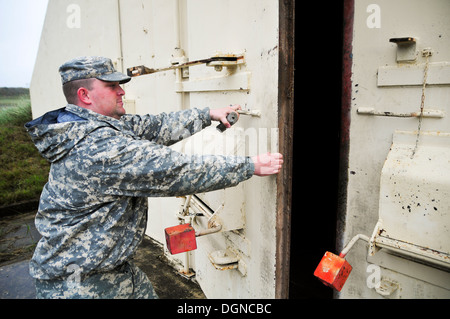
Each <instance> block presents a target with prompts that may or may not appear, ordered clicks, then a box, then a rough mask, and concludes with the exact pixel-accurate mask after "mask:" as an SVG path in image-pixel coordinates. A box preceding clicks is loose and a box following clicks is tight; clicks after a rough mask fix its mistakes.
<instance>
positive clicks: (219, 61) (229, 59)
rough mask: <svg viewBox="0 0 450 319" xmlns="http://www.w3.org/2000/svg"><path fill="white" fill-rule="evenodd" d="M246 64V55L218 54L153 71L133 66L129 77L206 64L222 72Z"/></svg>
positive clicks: (129, 69) (144, 67)
mask: <svg viewBox="0 0 450 319" xmlns="http://www.w3.org/2000/svg"><path fill="white" fill-rule="evenodd" d="M243 63H244V55H242V54H239V55H236V54H221V53H218V54H216V55H214V56H212V57H210V58H207V59H202V60H196V61H190V62H185V63H181V64H180V63H177V62H176V63H174V64H172V65H171V66H167V67H163V68H157V69H151V68H148V67H146V66H145V65H139V66H133V67H131V68H128V69H127V74H128V76H131V77H135V76H140V75H145V74H153V73H157V72H163V71H169V70H176V69H183V68H188V67H191V66H196V65H201V64H206V66H210V67H214V69H215V70H216V71H222V68H223V67H227V68H236V67H237V65H239V64H243Z"/></svg>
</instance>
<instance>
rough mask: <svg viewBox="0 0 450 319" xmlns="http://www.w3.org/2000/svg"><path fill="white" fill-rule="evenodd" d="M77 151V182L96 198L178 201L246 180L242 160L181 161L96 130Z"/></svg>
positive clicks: (246, 161)
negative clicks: (178, 199)
mask: <svg viewBox="0 0 450 319" xmlns="http://www.w3.org/2000/svg"><path fill="white" fill-rule="evenodd" d="M82 144H83V145H84V146H83V145H78V147H77V148H78V150H77V154H78V155H77V156H76V157H79V159H76V158H74V162H75V163H78V165H80V166H79V167H78V169H77V174H79V178H80V179H82V180H84V181H85V183H89V184H88V185H89V188H90V189H91V190H92V191H94V192H98V193H99V195H118V196H133V197H137V196H138V197H163V196H181V195H189V194H194V193H201V192H208V191H213V190H217V189H222V188H226V187H231V186H235V185H237V184H239V183H240V182H242V181H244V180H246V179H248V178H250V177H251V176H252V175H253V173H254V164H253V162H252V161H251V159H250V158H249V157H246V156H237V157H236V156H217V155H203V156H199V155H186V154H182V153H178V152H176V151H174V150H172V149H171V148H169V147H167V146H163V145H159V144H156V143H154V142H150V141H147V140H136V139H133V138H131V137H124V135H122V134H120V132H116V131H115V130H112V129H109V128H102V129H99V130H97V131H96V132H95V133H93V134H91V135H89V136H88V137H87V139H86V141H85V142H84V143H82Z"/></svg>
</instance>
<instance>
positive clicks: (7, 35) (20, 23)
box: [0, 0, 48, 87]
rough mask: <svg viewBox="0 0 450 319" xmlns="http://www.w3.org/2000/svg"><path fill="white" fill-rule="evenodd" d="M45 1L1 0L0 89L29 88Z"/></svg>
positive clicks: (45, 5) (46, 0) (46, 1)
mask: <svg viewBox="0 0 450 319" xmlns="http://www.w3.org/2000/svg"><path fill="white" fill-rule="evenodd" d="M47 3H48V0H0V87H5V86H6V87H30V82H31V75H32V74H33V68H34V62H35V60H36V55H37V51H38V47H39V40H40V37H41V31H42V27H43V23H44V19H45V12H46V10H47Z"/></svg>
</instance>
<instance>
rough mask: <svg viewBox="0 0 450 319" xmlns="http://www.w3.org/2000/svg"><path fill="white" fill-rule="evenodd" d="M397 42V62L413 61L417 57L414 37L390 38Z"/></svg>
mask: <svg viewBox="0 0 450 319" xmlns="http://www.w3.org/2000/svg"><path fill="white" fill-rule="evenodd" d="M389 42H392V43H395V44H397V62H415V61H416V59H417V52H416V42H417V41H416V39H415V38H413V37H404V38H391V39H389Z"/></svg>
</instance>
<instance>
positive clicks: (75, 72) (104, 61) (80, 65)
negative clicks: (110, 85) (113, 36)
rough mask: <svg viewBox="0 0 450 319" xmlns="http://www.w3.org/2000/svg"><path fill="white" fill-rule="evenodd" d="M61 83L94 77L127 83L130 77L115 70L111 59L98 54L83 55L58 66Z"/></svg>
mask: <svg viewBox="0 0 450 319" xmlns="http://www.w3.org/2000/svg"><path fill="white" fill-rule="evenodd" d="M59 73H60V74H61V81H62V84H63V85H64V84H66V83H67V82H70V81H75V80H82V79H92V78H96V79H99V80H102V81H107V82H119V83H120V84H124V83H127V82H129V81H130V80H131V77H129V76H127V75H125V74H123V73H120V72H117V71H116V70H115V69H114V66H113V64H112V61H111V59H108V58H104V57H99V56H83V57H79V58H75V59H73V60H70V61H67V62H66V63H64V64H63V65H61V66H60V67H59Z"/></svg>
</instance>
